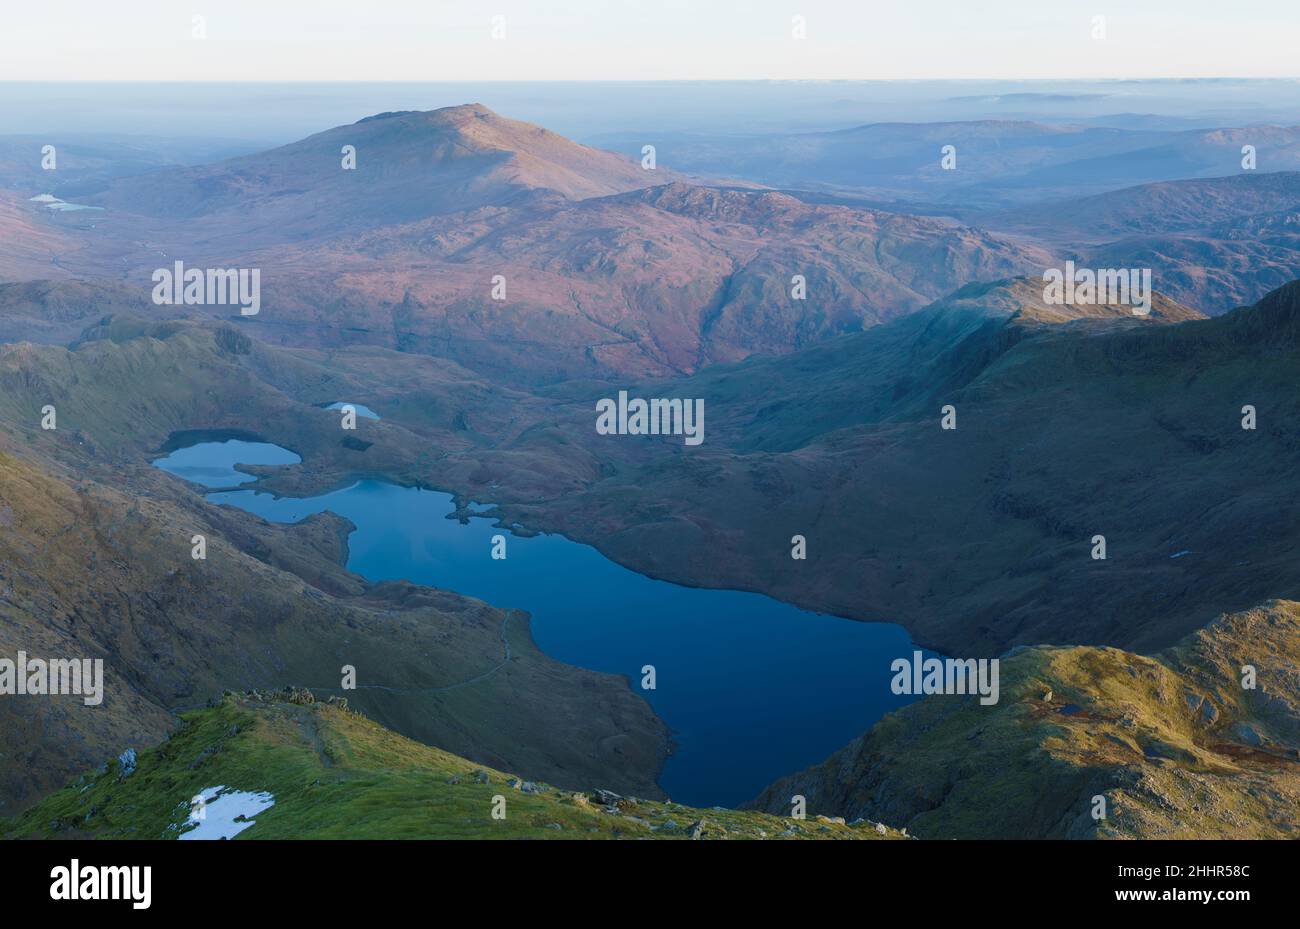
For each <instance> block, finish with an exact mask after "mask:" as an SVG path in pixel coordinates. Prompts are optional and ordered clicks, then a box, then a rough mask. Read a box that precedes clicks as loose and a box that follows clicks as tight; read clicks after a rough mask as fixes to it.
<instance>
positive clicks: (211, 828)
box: [178, 784, 275, 839]
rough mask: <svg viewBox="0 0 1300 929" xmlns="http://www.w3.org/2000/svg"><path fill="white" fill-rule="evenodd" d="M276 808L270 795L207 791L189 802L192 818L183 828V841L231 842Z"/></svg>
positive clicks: (218, 789)
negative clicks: (260, 814)
mask: <svg viewBox="0 0 1300 929" xmlns="http://www.w3.org/2000/svg"><path fill="white" fill-rule="evenodd" d="M274 805H275V797H274V796H272V795H271V794H270V793H267V792H265V791H263V792H262V793H253V792H251V791H247V790H235V789H233V788H230V787H226V786H225V785H224V784H218V785H217V786H216V787H204V788H203V789H202V790H201V791H199V793H198V794H197V795H196V796H195V798H194V799H193V800H192V801H191V802H190V815H189V818H188V819H187V820H186V821H185V823H184V825H183V826H182V827H181V828H182V829H185V830H186V831H185V832H182V833H181V834H180V836H179V837H178V838H181V839H231V838H234V837H235V836H237V835H238V834H239V833H241V832H243V831H244V830H245V829H247V828H248V827H249V826H252V825H255V820H253V819H250V818H249V817H252V816H256V815H257V814H258V813H261V812H262V811H263V810H268V809H270V808H271V807H272V806H274Z"/></svg>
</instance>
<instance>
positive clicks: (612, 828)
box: [0, 695, 901, 840]
mask: <svg viewBox="0 0 1300 929" xmlns="http://www.w3.org/2000/svg"><path fill="white" fill-rule="evenodd" d="M278 696H279V695H277V697H278ZM481 781H485V782H481ZM520 783H521V782H520V781H519V780H518V779H517V778H513V777H512V776H510V775H508V774H505V773H503V772H500V771H495V770H491V769H488V768H484V767H482V766H479V765H476V764H474V763H473V762H470V761H467V760H466V759H464V758H460V757H458V756H456V755H452V754H450V753H448V752H444V751H441V750H439V749H436V748H431V747H429V746H426V745H421V744H419V743H417V742H413V741H411V740H410V739H406V738H404V737H402V736H400V735H397V734H396V733H394V732H391V731H389V730H387V729H384V728H383V727H381V726H379V725H377V724H376V723H374V722H372V721H371V720H369V719H367V718H366V717H364V716H362V715H360V714H358V713H355V712H352V711H349V710H346V709H343V708H340V707H338V706H334V705H327V704H322V703H314V704H297V703H289V702H284V701H283V700H281V699H278V698H277V699H263V698H261V697H258V696H251V695H250V696H227V697H225V698H224V699H223V700H222V701H221V702H220V703H219V704H217V705H215V706H212V707H210V708H207V709H202V710H196V711H193V712H191V713H188V714H186V715H185V717H184V724H183V726H182V727H181V728H180V729H179V730H178V731H177V732H176V733H175V735H173V736H172V737H171V738H170V739H169V740H168V741H167V742H165V743H163V744H162V745H160V746H158V747H157V748H154V749H151V750H148V751H145V752H143V753H141V755H140V758H139V762H138V767H137V769H136V770H135V772H134V773H132V774H130V775H129V776H127V777H126V778H122V777H121V776H120V768H119V765H118V763H117V762H112V763H110V764H109V765H107V767H106V769H101V770H100V771H98V772H95V773H91V774H88V775H83V777H82V778H81V779H80V780H78V781H77V782H76V783H74V784H73V785H71V786H69V787H67V788H65V789H63V790H61V791H59V792H58V793H56V794H54V795H52V796H50V797H48V798H47V799H46V800H44V801H43V802H42V803H40V804H39V805H38V806H36V807H35V808H33V809H31V810H29V811H28V812H26V813H25V814H23V815H22V816H20V817H18V818H16V819H14V820H11V821H8V822H5V823H3V824H0V833H3V834H4V835H5V836H6V837H9V838H23V837H43V838H49V837H56V836H77V837H95V838H113V839H165V838H174V837H175V836H176V835H177V834H178V833H179V831H180V830H179V826H180V825H181V824H182V823H184V821H185V819H186V817H187V815H188V812H189V798H191V797H193V796H194V795H195V794H197V793H198V792H199V791H201V790H203V789H204V788H210V787H214V786H216V785H218V784H222V785H225V786H227V787H232V788H235V789H238V790H245V791H269V792H270V793H272V794H273V795H274V796H275V804H274V806H272V807H271V808H269V809H268V810H265V811H263V812H262V813H260V814H258V815H257V816H256V817H255V820H256V825H254V826H252V827H250V828H248V829H246V830H245V831H244V832H242V833H240V834H239V836H238V838H239V839H240V840H246V839H301V838H311V839H494V838H499V839H507V838H534V839H542V838H563V839H613V838H662V839H689V838H691V836H692V833H693V831H694V828H695V826H696V824H698V823H700V822H701V821H702V822H703V829H702V834H701V838H707V839H717V838H734V839H764V838H772V839H775V838H801V839H823V838H825V839H879V838H900V837H901V834H900V833H898V832H897V831H894V830H886V832H885V834H884V835H882V834H881V833H880V832H879V831H878V830H877V827H876V826H875V824H873V823H866V822H864V823H860V824H857V825H846V824H843V823H840V822H835V821H831V820H827V819H822V818H818V817H810V818H809V819H807V820H803V821H796V820H793V819H790V818H786V817H779V816H773V815H770V814H766V813H759V812H741V811H735V810H721V809H708V810H700V809H693V808H691V807H686V806H681V805H678V804H675V803H670V802H666V801H647V800H624V801H622V802H620V803H619V804H618V805H617V806H616V807H606V806H604V805H603V804H601V803H600V802H599V801H598V800H596V799H595V798H594V797H591V796H588V795H586V794H576V793H573V792H569V791H562V790H556V789H553V788H550V787H548V786H546V785H539V786H541V787H542V791H541V792H540V793H526V792H523V791H522V790H520V789H518V785H520ZM497 796H504V797H505V798H506V801H505V803H506V806H505V810H506V816H505V818H504V819H495V818H493V816H492V811H493V805H494V800H493V798H494V797H497Z"/></svg>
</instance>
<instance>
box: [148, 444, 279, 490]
mask: <svg viewBox="0 0 1300 929" xmlns="http://www.w3.org/2000/svg"><path fill="white" fill-rule="evenodd" d="M300 461H302V459H301V458H299V457H298V456H297V455H295V454H294V453H293V452H291V451H289V450H288V449H287V448H281V447H280V446H278V445H271V444H269V443H267V442H244V441H241V440H239V439H231V440H229V441H226V442H203V443H201V444H199V445H191V446H190V447H189V448H181V449H177V450H176V451H174V452H172V453H171V454H170V455H168V456H167V457H166V458H159V459H158V460H157V461H155V462H153V466H154V467H155V468H162V469H163V470H164V471H166V472H167V473H169V474H175V475H176V476H177V477H183V478H185V480H187V481H193V482H194V483H196V484H202V485H203V486H204V487H237V486H238V485H240V484H247V483H248V482H249V481H255V480H257V478H256V477H255V476H254V475H252V474H249V473H247V472H246V471H240V470H239V469H237V468H236V467H235V465H237V464H251V465H287V464H297V463H298V462H300Z"/></svg>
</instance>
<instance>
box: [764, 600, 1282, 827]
mask: <svg viewBox="0 0 1300 929" xmlns="http://www.w3.org/2000/svg"><path fill="white" fill-rule="evenodd" d="M1298 664H1300V604H1297V603H1294V602H1288V601H1271V602H1269V603H1266V604H1264V605H1262V606H1260V607H1258V608H1256V609H1252V610H1247V611H1244V612H1242V613H1237V614H1230V615H1224V616H1221V617H1220V618H1218V619H1217V620H1215V621H1214V622H1212V623H1211V624H1210V625H1208V626H1207V627H1206V628H1204V629H1202V630H1199V631H1197V632H1195V633H1193V634H1191V635H1189V636H1188V637H1187V638H1185V639H1183V640H1182V641H1181V642H1180V643H1179V644H1178V645H1177V646H1175V647H1174V648H1172V649H1169V650H1167V651H1165V652H1162V653H1159V654H1157V655H1155V656H1153V657H1145V656H1142V655H1135V654H1131V653H1128V652H1123V651H1120V650H1118V649H1114V648H1089V647H1082V646H1046V645H1040V646H1032V647H1027V648H1017V649H1014V650H1013V651H1012V652H1011V653H1009V654H1008V655H1006V656H1004V658H1003V659H1002V681H1001V686H1002V693H1001V700H1000V701H999V703H997V704H996V705H992V706H981V705H980V704H979V702H978V699H977V698H968V697H962V696H942V695H940V696H931V697H928V698H926V699H924V700H922V701H921V702H919V703H916V704H913V705H911V706H909V707H906V708H904V709H902V710H900V711H897V712H895V713H892V714H890V715H889V716H887V717H885V718H884V719H883V720H881V721H880V722H879V723H877V724H876V725H875V726H874V727H873V728H872V729H871V731H870V732H868V733H866V734H865V735H864V736H863V737H862V738H860V739H858V740H856V741H854V742H853V743H851V744H850V745H848V746H847V747H845V748H844V749H842V750H841V751H839V752H837V753H835V754H834V755H832V756H831V757H830V758H828V759H827V760H826V761H825V762H824V763H822V764H821V765H818V766H816V767H814V768H810V769H808V770H806V771H802V772H799V773H797V774H794V775H791V776H790V777H787V778H783V779H781V780H780V781H778V782H776V783H775V784H773V785H772V786H771V787H769V788H768V789H767V790H766V791H764V792H763V794H762V795H761V796H760V797H759V798H758V799H757V800H756V801H755V802H754V806H755V807H756V808H758V809H766V810H768V811H770V812H779V811H781V810H783V809H788V808H789V803H790V797H791V795H793V794H803V795H804V796H806V797H807V799H808V808H809V809H810V810H815V811H816V812H818V813H822V814H824V815H834V816H848V817H857V816H865V817H877V818H885V819H887V820H888V821H889V822H891V823H894V824H896V825H898V826H900V827H906V828H907V830H908V831H909V832H910V833H913V834H915V835H917V836H918V837H920V838H1012V837H1014V838H1237V839H1242V838H1296V835H1297V829H1300V820H1297V812H1300V676H1297V665H1298ZM1245 666H1251V667H1252V668H1254V669H1255V671H1256V673H1257V678H1256V685H1257V686H1256V687H1255V688H1254V689H1248V688H1245V687H1243V685H1242V680H1243V668H1244V667H1245ZM1096 797H1104V798H1105V810H1106V815H1105V817H1104V818H1103V819H1097V818H1094V816H1093V810H1094V809H1098V808H1099V806H1098V804H1097V801H1096V800H1095V798H1096Z"/></svg>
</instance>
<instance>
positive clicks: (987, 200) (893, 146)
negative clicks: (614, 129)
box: [604, 119, 1300, 218]
mask: <svg viewBox="0 0 1300 929" xmlns="http://www.w3.org/2000/svg"><path fill="white" fill-rule="evenodd" d="M1134 122H1135V123H1141V122H1142V121H1141V120H1135V121H1134ZM604 141H605V143H606V144H610V145H612V146H614V147H616V148H618V149H619V150H623V151H631V150H633V147H634V146H639V145H640V144H641V142H642V141H658V142H659V143H660V149H661V156H662V160H663V163H664V164H665V165H667V166H669V167H672V168H676V169H678V170H683V171H695V172H700V173H708V174H715V175H725V176H730V177H739V178H744V179H745V180H748V181H752V182H756V183H761V184H766V185H768V186H772V187H783V188H796V189H801V190H815V191H822V192H827V193H839V194H842V195H844V196H846V197H853V198H856V199H859V200H868V201H875V202H877V203H878V204H885V203H889V202H891V201H892V202H894V203H895V204H896V207H897V208H898V209H901V210H904V211H908V210H909V209H915V210H917V211H923V210H926V209H933V208H935V207H936V206H939V207H942V208H943V209H945V210H948V211H953V212H954V214H955V215H958V216H962V217H964V218H969V213H968V212H967V211H971V210H981V211H982V210H992V209H998V208H1006V207H1009V206H1013V205H1026V204H1033V203H1036V202H1041V201H1044V200H1057V199H1062V198H1066V197H1070V196H1078V195H1080V194H1094V193H1100V192H1103V191H1107V190H1114V189H1116V188H1121V187H1131V186H1135V185H1139V184H1146V183H1151V182H1156V181H1168V180H1175V179H1180V178H1198V177H1218V176H1224V175H1230V174H1236V173H1238V172H1239V171H1241V160H1242V152H1241V149H1242V146H1243V145H1253V146H1255V148H1256V152H1257V170H1258V171H1260V172H1274V171H1294V170H1296V169H1297V168H1300V126H1248V127H1241V128H1225V129H1215V130H1200V129H1197V130H1169V129H1163V128H1146V127H1140V128H1139V127H1138V126H1136V125H1135V126H1132V127H1129V128H1109V127H1098V126H1089V125H1068V124H1067V125H1058V124H1046V123H1040V122H1032V121H1024V120H991V119H985V120H971V121H965V122H930V123H920V122H917V123H904V122H889V123H872V124H869V125H864V126H858V127H855V128H851V129H840V130H835V131H830V132H801V133H755V134H749V135H739V134H735V133H733V134H729V135H710V134H707V133H699V132H696V133H690V134H687V133H679V134H674V133H669V134H667V135H665V136H663V137H662V138H656V139H651V140H641V139H639V137H638V139H633V138H631V137H624V136H607V137H604ZM949 145H950V146H953V148H954V149H955V156H956V161H955V166H954V167H953V168H952V169H950V170H945V169H944V168H943V167H942V165H941V158H942V155H943V148H944V146H949ZM909 204H911V207H909Z"/></svg>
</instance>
